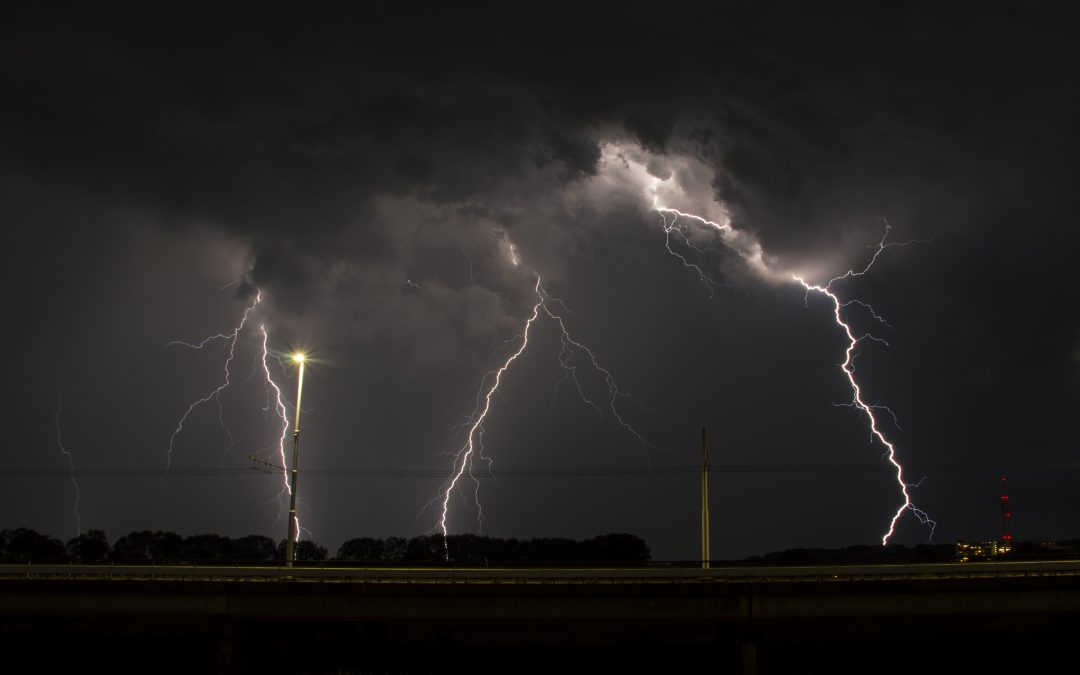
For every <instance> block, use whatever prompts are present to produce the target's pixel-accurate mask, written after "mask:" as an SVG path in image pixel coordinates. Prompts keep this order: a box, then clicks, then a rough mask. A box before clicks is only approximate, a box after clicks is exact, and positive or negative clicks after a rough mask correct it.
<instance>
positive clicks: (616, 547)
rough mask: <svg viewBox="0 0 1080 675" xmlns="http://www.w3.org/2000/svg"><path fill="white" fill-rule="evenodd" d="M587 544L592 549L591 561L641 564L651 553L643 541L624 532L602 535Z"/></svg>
mask: <svg viewBox="0 0 1080 675" xmlns="http://www.w3.org/2000/svg"><path fill="white" fill-rule="evenodd" d="M588 543H589V544H590V545H591V549H592V551H591V552H592V556H591V559H592V560H602V561H604V562H623V563H641V562H646V561H648V560H649V559H650V558H651V557H652V552H651V551H650V550H649V546H648V544H646V543H645V540H644V539H642V538H641V537H636V536H634V535H632V534H627V533H626V532H618V533H612V534H604V535H601V536H599V537H594V538H593V539H592V541H590V542H588Z"/></svg>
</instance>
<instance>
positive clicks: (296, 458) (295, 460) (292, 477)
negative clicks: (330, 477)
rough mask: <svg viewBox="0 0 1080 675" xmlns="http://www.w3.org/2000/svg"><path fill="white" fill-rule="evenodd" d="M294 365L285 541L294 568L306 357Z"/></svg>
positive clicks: (288, 561)
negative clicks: (296, 374) (296, 373)
mask: <svg viewBox="0 0 1080 675" xmlns="http://www.w3.org/2000/svg"><path fill="white" fill-rule="evenodd" d="M292 360H293V363H296V364H298V365H299V366H300V375H299V377H298V379H297V383H296V423H295V424H294V425H293V446H292V447H293V450H292V468H291V469H290V470H289V538H288V539H286V540H285V566H286V567H292V565H293V561H294V560H295V559H296V539H297V537H298V536H299V532H298V531H297V527H296V526H297V522H296V469H297V466H298V464H299V463H300V397H301V396H302V395H303V393H304V361H305V360H306V359H305V357H304V355H303V354H302V353H300V352H297V353H296V354H293V355H292Z"/></svg>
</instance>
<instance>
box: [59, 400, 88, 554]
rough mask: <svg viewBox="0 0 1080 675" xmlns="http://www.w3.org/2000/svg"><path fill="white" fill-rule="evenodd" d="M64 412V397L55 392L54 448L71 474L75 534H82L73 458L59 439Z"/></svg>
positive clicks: (77, 483) (79, 497)
mask: <svg viewBox="0 0 1080 675" xmlns="http://www.w3.org/2000/svg"><path fill="white" fill-rule="evenodd" d="M63 412H64V397H63V395H62V394H61V393H60V391H59V390H58V391H57V392H56V447H58V448H60V452H62V453H63V454H64V457H66V458H67V462H68V468H69V469H70V470H71V472H70V473H69V474H68V477H69V478H71V486H72V487H73V488H75V506H74V508H73V509H72V514H73V515H74V516H75V534H76V536H77V535H80V534H82V518H81V517H80V516H79V500H80V499H81V498H82V495H81V493H80V492H79V482H78V481H76V480H75V458H74V457H73V456H72V454H71V452H69V451H68V449H67V448H65V447H64V441H63V440H61V438H60V415H61V413H63Z"/></svg>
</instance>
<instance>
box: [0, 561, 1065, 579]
mask: <svg viewBox="0 0 1080 675" xmlns="http://www.w3.org/2000/svg"><path fill="white" fill-rule="evenodd" d="M1077 575H1080V560H1052V561H1045V560H1044V561H988V562H967V563H911V564H857V565H807V566H785V567H780V566H778V567H761V566H732V567H714V568H712V569H707V570H703V569H700V568H695V567H638V568H635V567H619V568H615V567H610V568H487V567H483V568H453V567H338V566H334V567H323V566H318V567H305V566H297V567H291V568H287V567H272V566H255V565H221V564H214V565H77V564H21V565H20V564H3V565H0V583H2V582H3V580H13V579H40V580H65V579H68V580H71V579H78V580H102V579H104V580H143V581H171V580H188V581H192V580H195V581H223V582H278V583H282V582H284V583H298V582H300V583H320V582H321V583H403V584H407V583H451V584H452V583H563V584H572V583H593V584H596V583H752V582H782V581H792V582H798V581H802V582H807V581H819V582H828V581H856V580H889V579H945V578H950V579H955V578H987V577H1032V576H1077Z"/></svg>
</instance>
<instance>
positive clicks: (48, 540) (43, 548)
mask: <svg viewBox="0 0 1080 675" xmlns="http://www.w3.org/2000/svg"><path fill="white" fill-rule="evenodd" d="M0 560H2V561H3V562H7V563H25V562H42V563H46V562H52V563H55V562H65V561H66V560H67V551H65V549H64V544H63V542H61V541H60V540H59V539H53V538H52V537H49V536H47V535H44V534H40V533H38V532H36V531H35V530H31V529H28V528H25V527H20V528H17V529H14V530H3V531H0Z"/></svg>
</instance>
